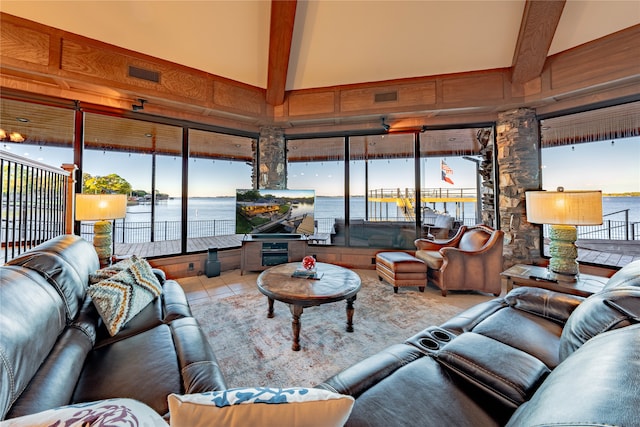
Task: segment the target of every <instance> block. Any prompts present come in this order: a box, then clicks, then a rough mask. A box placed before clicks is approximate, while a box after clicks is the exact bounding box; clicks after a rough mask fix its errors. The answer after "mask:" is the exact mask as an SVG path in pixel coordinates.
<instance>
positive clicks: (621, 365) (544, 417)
mask: <svg viewBox="0 0 640 427" xmlns="http://www.w3.org/2000/svg"><path fill="white" fill-rule="evenodd" d="M638 378H640V325H633V326H629V327H627V328H622V329H617V330H615V331H610V332H606V333H603V334H601V335H599V336H597V337H594V338H593V339H591V340H589V342H587V343H585V345H583V346H582V347H580V348H579V349H578V350H576V351H575V352H574V353H573V354H572V355H571V357H568V358H567V359H566V360H565V361H564V362H562V363H561V364H560V365H559V366H558V367H557V368H556V369H554V370H553V372H551V374H549V376H548V377H547V379H546V380H545V381H544V383H542V385H541V386H540V388H539V389H538V390H537V391H536V392H535V393H534V395H533V397H532V398H531V400H530V401H529V402H526V403H524V404H523V405H522V406H520V408H518V409H517V411H516V412H515V414H514V415H513V416H512V417H511V419H510V420H509V423H508V424H507V426H509V427H516V426H523V427H524V426H637V425H640V413H639V412H638V409H637V408H638V407H640V393H638Z"/></svg>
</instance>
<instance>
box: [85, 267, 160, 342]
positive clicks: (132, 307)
mask: <svg viewBox="0 0 640 427" xmlns="http://www.w3.org/2000/svg"><path fill="white" fill-rule="evenodd" d="M88 293H89V295H90V296H91V299H92V300H93V302H94V304H95V306H96V308H97V309H98V313H99V314H100V317H101V318H102V320H103V321H104V323H105V324H106V326H107V329H108V330H109V333H110V334H111V335H112V336H114V335H116V334H117V333H118V331H120V329H122V327H123V326H124V325H126V323H127V322H128V321H129V320H131V319H132V318H133V317H134V316H135V315H136V314H138V313H139V312H140V311H142V309H144V308H145V307H146V306H147V305H148V304H149V303H150V302H151V301H153V300H154V299H155V298H156V297H157V296H159V295H160V294H161V293H162V287H161V286H160V282H159V281H158V279H157V278H156V276H155V274H154V273H153V271H152V270H151V267H150V266H149V264H148V263H147V262H146V261H145V260H144V259H141V258H140V259H138V260H136V261H134V262H133V263H132V264H131V265H130V266H129V267H126V268H125V269H124V270H122V271H121V272H119V273H117V274H116V275H114V276H112V277H111V278H109V279H105V280H102V281H101V282H99V283H96V284H95V285H91V286H90V287H89V291H88Z"/></svg>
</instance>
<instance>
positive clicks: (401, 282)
mask: <svg viewBox="0 0 640 427" xmlns="http://www.w3.org/2000/svg"><path fill="white" fill-rule="evenodd" d="M376 272H377V273H378V278H379V279H380V280H383V279H384V280H386V281H387V282H388V283H390V284H391V285H392V286H393V292H394V293H398V287H399V286H417V287H418V289H419V290H420V292H424V287H425V285H426V284H427V266H426V265H425V263H424V262H422V261H421V260H419V259H418V258H416V257H414V256H412V255H409V254H408V253H406V252H379V253H377V254H376Z"/></svg>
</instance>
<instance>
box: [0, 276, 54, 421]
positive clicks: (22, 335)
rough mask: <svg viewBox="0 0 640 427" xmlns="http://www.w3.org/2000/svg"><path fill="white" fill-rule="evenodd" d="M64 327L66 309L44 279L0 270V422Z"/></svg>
mask: <svg viewBox="0 0 640 427" xmlns="http://www.w3.org/2000/svg"><path fill="white" fill-rule="evenodd" d="M65 325H66V310H65V305H64V303H63V301H62V299H61V298H60V296H59V294H58V293H57V292H56V290H55V289H54V288H53V287H52V286H51V285H50V284H49V283H47V280H46V279H45V278H44V277H43V276H41V275H40V274H38V273H37V272H35V271H33V270H29V269H26V268H21V267H16V266H3V267H0V420H1V419H4V417H5V415H6V413H7V411H8V410H9V408H10V407H11V405H12V404H13V403H14V401H15V400H16V399H17V398H18V397H19V396H20V394H22V392H23V391H24V389H25V388H26V387H27V385H28V384H29V382H30V381H31V379H32V377H33V376H34V375H35V373H36V372H37V371H38V369H39V367H40V365H41V364H42V362H43V361H44V360H45V358H46V357H47V355H48V354H49V352H50V351H51V349H52V348H53V346H54V344H55V343H56V341H57V339H58V336H59V335H60V333H61V332H62V331H63V330H64V328H65Z"/></svg>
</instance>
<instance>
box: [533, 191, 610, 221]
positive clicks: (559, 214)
mask: <svg viewBox="0 0 640 427" xmlns="http://www.w3.org/2000/svg"><path fill="white" fill-rule="evenodd" d="M525 197H526V203H527V220H528V221H529V222H531V223H534V224H556V225H600V224H602V191H527V192H526V193H525Z"/></svg>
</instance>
